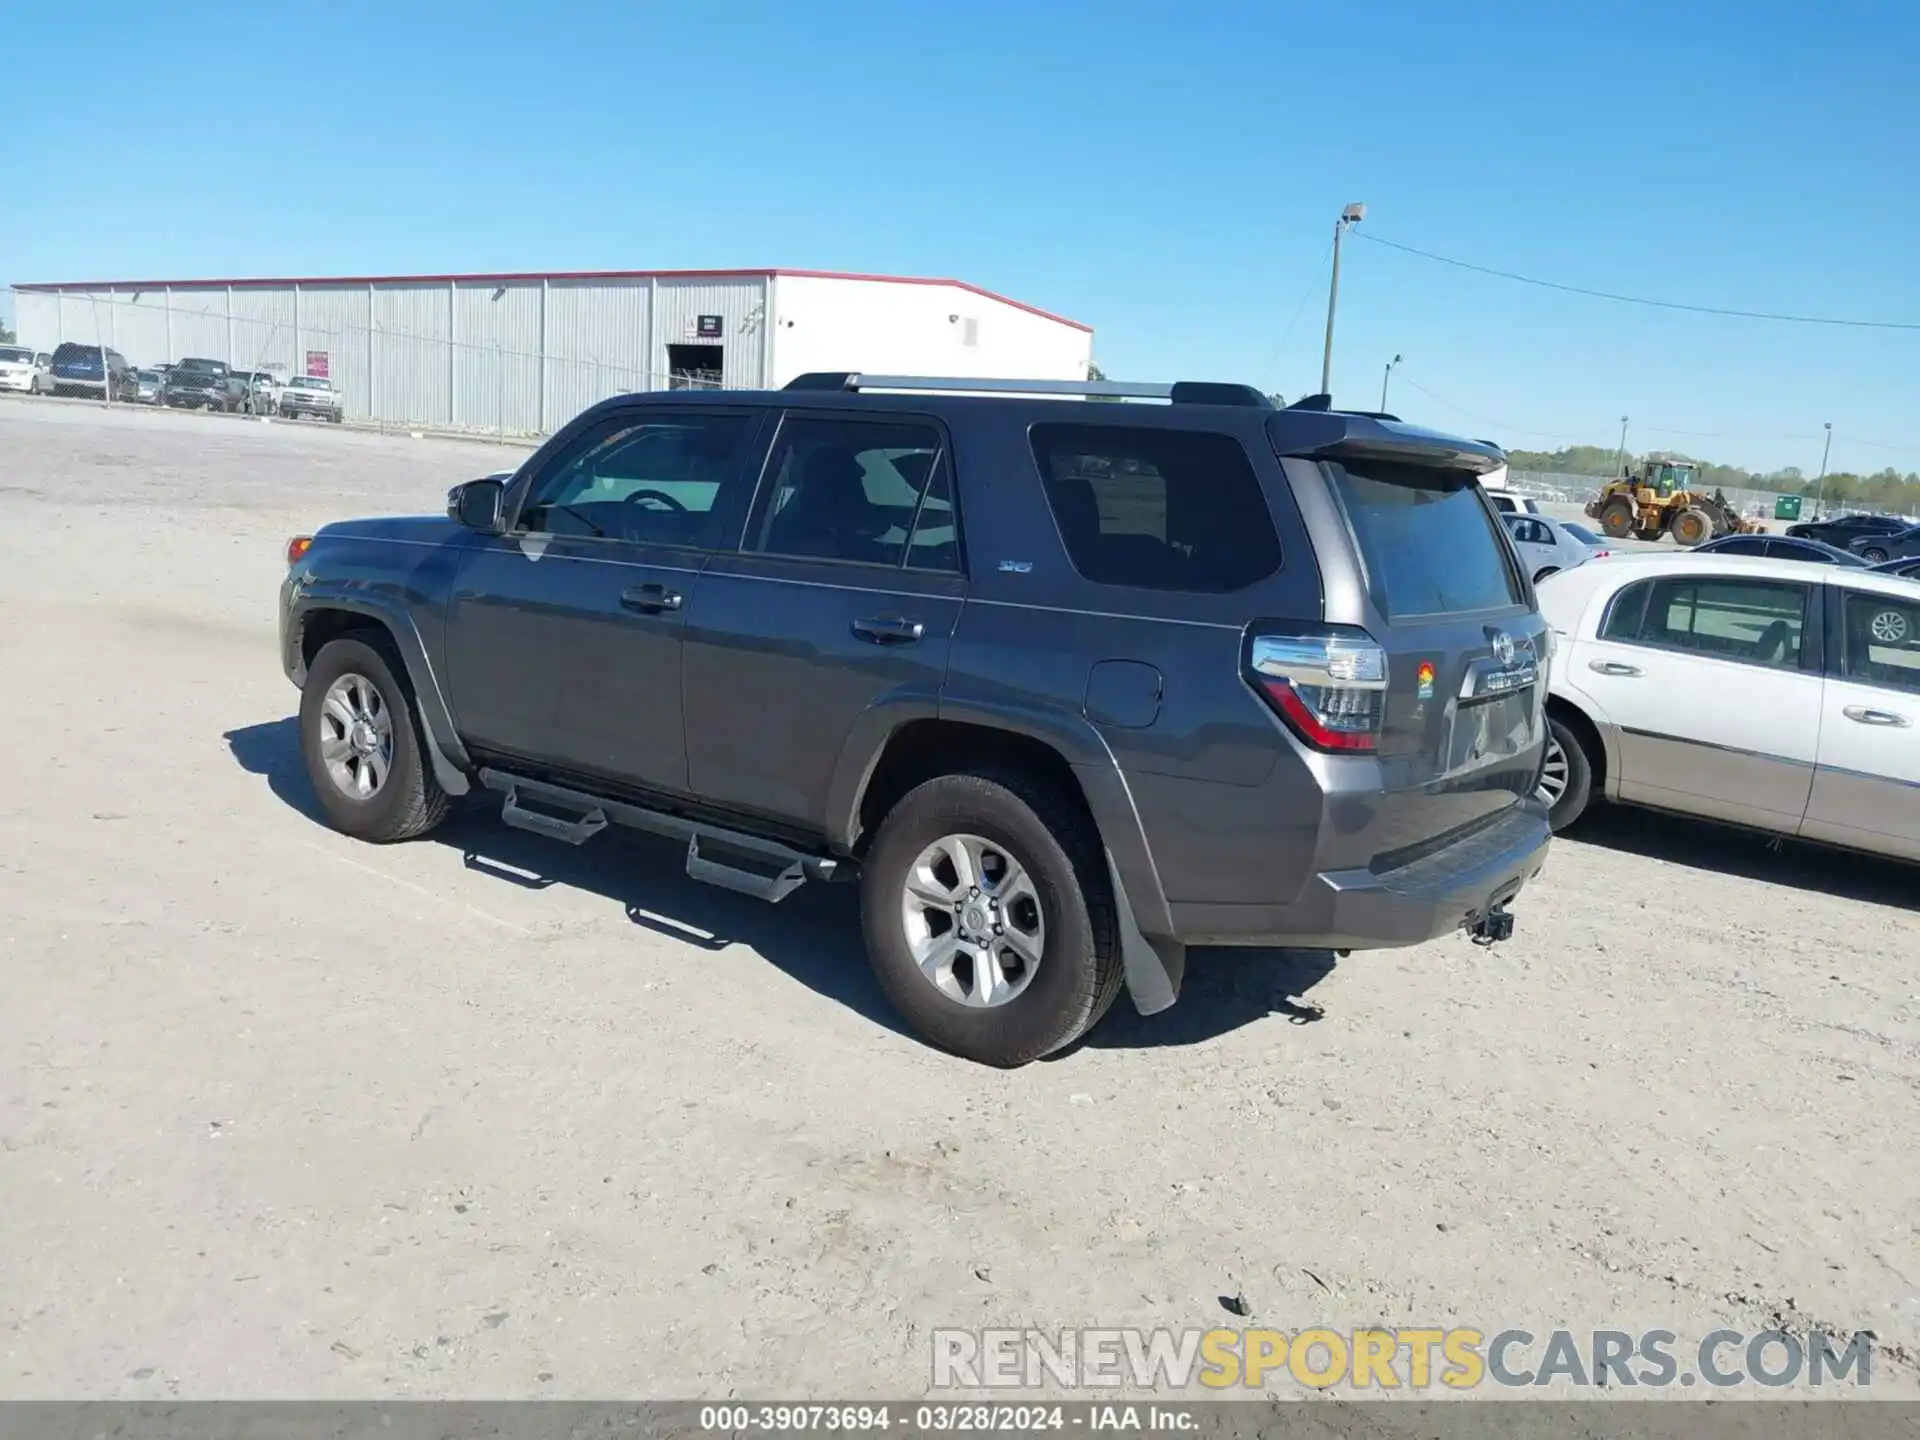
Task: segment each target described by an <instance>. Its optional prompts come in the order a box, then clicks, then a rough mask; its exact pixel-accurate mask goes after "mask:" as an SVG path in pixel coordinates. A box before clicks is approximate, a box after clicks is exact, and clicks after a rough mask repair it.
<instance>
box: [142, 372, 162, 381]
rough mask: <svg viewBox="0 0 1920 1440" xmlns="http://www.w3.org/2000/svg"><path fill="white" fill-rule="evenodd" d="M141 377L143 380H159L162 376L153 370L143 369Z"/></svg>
mask: <svg viewBox="0 0 1920 1440" xmlns="http://www.w3.org/2000/svg"><path fill="white" fill-rule="evenodd" d="M140 378H141V379H142V380H148V381H158V380H159V378H160V377H159V376H158V375H156V374H155V373H154V372H153V371H151V370H142V371H141V372H140Z"/></svg>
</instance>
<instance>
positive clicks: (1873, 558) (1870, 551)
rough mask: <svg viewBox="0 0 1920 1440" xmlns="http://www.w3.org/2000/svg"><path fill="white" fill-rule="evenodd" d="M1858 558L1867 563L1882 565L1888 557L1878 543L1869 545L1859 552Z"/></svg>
mask: <svg viewBox="0 0 1920 1440" xmlns="http://www.w3.org/2000/svg"><path fill="white" fill-rule="evenodd" d="M1860 558H1861V559H1862V560H1864V561H1866V562H1867V563H1868V564H1869V565H1884V564H1886V563H1887V561H1888V559H1889V558H1890V557H1889V556H1888V554H1887V552H1886V551H1884V550H1882V549H1881V548H1880V547H1879V546H1878V545H1869V546H1868V547H1867V548H1866V549H1864V550H1862V551H1861V552H1860Z"/></svg>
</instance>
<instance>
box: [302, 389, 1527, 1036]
mask: <svg viewBox="0 0 1920 1440" xmlns="http://www.w3.org/2000/svg"><path fill="white" fill-rule="evenodd" d="M1109 399H1110V400H1115V401H1120V402H1123V403H1096V402H1098V401H1101V400H1109ZM1142 400H1159V401H1163V402H1165V403H1159V404H1149V403H1124V402H1128V401H1133V402H1138V401H1142ZM1502 462H1503V456H1502V455H1501V453H1500V452H1499V451H1498V450H1497V449H1495V448H1494V447H1492V446H1489V445H1486V444H1484V443H1480V442H1476V441H1471V440H1460V439H1454V438H1451V437H1448V436H1444V435H1438V434H1433V433H1430V432H1428V431H1424V430H1420V429H1416V428H1414V427H1412V426H1409V425H1405V424H1402V423H1400V422H1399V421H1397V420H1395V419H1393V418H1392V417H1388V416H1378V415H1365V414H1356V413H1345V412H1341V411H1336V410H1332V409H1330V408H1329V407H1328V405H1327V402H1326V401H1325V398H1324V397H1315V399H1314V400H1311V401H1308V402H1304V403H1302V404H1299V405H1295V406H1292V407H1290V408H1287V409H1284V410H1279V409H1275V408H1274V407H1273V406H1272V405H1271V404H1270V403H1269V402H1268V401H1267V400H1266V399H1265V397H1263V396H1261V395H1260V394H1259V393H1258V392H1257V391H1255V390H1253V389H1251V388H1249V387H1243V386H1238V385H1211V384H1175V385H1171V386H1168V385H1158V386H1132V385H1122V384H1112V383H1107V382H1096V383H1092V384H1085V385H1057V384H1053V383H1050V382H1041V381H998V382H996V381H981V380H933V379H917V378H909V377H897V376H896V377H885V376H859V375H808V376H803V377H801V378H800V379H798V380H795V381H794V382H793V383H792V384H791V385H789V386H788V387H787V388H786V389H785V390H781V391H776V392H692V391H673V392H666V393H656V394H646V395H634V396H628V397H624V398H619V399H614V400H608V401H605V402H603V403H601V404H598V405H596V406H594V407H593V408H592V409H590V410H588V411H586V412H585V413H584V414H582V415H580V416H579V417H578V418H577V419H575V420H574V421H573V422H572V423H571V424H570V425H568V426H567V427H566V428H565V429H564V430H562V431H561V432H560V433H559V434H557V435H555V436H554V437H553V438H552V439H551V440H550V441H548V442H547V443H546V444H545V445H543V446H542V447H541V448H540V449H539V450H538V451H537V452H536V453H535V454H534V455H533V456H532V457H531V458H530V459H528V460H527V462H526V463H525V464H524V465H522V466H521V467H520V468H519V469H518V470H517V471H516V472H514V473H513V474H512V475H510V476H491V477H488V478H485V479H479V480H473V481H469V482H468V483H466V484H464V485H461V486H458V487H456V488H455V489H454V490H453V491H452V492H451V494H450V495H449V497H448V505H447V515H446V516H445V517H444V518H441V517H433V518H421V519H371V520H355V521H349V522H343V523H339V524H334V525H329V526H327V527H325V528H324V529H322V530H320V531H319V532H318V533H317V534H315V535H314V536H312V537H311V538H310V540H309V539H307V538H305V537H303V538H301V539H298V540H296V541H295V542H294V543H293V544H292V545H291V546H290V547H289V552H288V553H289V566H288V575H287V579H286V583H285V586H284V588H283V590H282V593H281V606H280V617H281V632H282V651H283V663H284V665H285V668H286V671H287V674H288V675H289V676H290V677H291V678H292V680H293V681H294V683H295V684H296V685H298V686H300V687H301V689H302V690H303V692H304V693H303V695H302V699H301V705H300V736H301V745H302V749H303V752H304V757H305V762H306V767H307V771H308V774H309V776H310V777H311V780H312V784H313V788H314V790H315V792H316V794H317V796H318V798H319V802H320V805H321V807H322V808H323V809H324V811H325V813H326V816H327V818H328V819H329V820H330V821H331V822H332V824H334V825H335V826H337V827H338V828H339V829H340V830H342V831H344V832H346V833H347V834H349V835H354V836H358V837H360V838H362V839H366V840H372V841H392V840H403V839H407V838H410V837H413V836H417V835H420V834H423V833H424V832H426V831H428V830H430V829H432V828H433V826H434V825H435V824H437V823H438V822H439V821H440V819H441V818H442V817H443V816H444V815H445V814H446V812H447V809H448V806H449V803H450V797H458V796H475V797H477V796H480V795H483V794H491V795H492V796H494V797H495V799H496V803H498V804H499V805H500V807H501V810H500V813H501V818H502V819H503V820H504V821H505V822H506V823H507V824H509V825H513V826H517V827H520V828H522V829H525V830H530V831H533V832H536V833H538V834H542V835H546V836H550V837H552V838H553V839H555V840H558V841H565V842H571V843H574V844H579V843H581V842H583V841H586V840H588V839H590V838H592V837H593V836H594V835H596V834H597V833H598V832H600V831H601V830H603V829H604V828H606V827H607V826H608V825H626V826H632V827H635V828H638V829H641V830H646V831H652V832H655V833H657V834H664V835H667V836H670V837H673V838H675V839H677V840H680V841H682V842H684V843H685V845H686V847H687V851H686V853H687V861H686V864H687V873H688V874H689V875H691V876H693V877H694V878H696V879H699V880H704V881H709V882H712V883H714V884H716V885H721V886H725V887H727V888H728V889H732V890H736V891H740V892H742V893H744V894H747V895H752V896H757V897H759V898H761V899H763V900H771V901H777V900H780V899H782V898H783V897H785V896H786V895H788V894H789V893H791V892H792V891H793V890H794V889H795V888H796V887H798V886H800V885H801V884H803V883H805V882H806V881H808V880H816V881H826V880H842V879H854V878H857V880H858V883H859V885H860V887H861V912H862V923H863V927H864V930H865V938H866V950H867V955H868V958H869V960H870V961H871V963H872V966H873V969H874V972H875V974H876V975H877V976H878V978H879V982H880V985H881V986H882V988H883V989H884V990H885V992H886V994H887V995H888V996H889V997H890V999H891V1000H892V1002H893V1003H894V1005H896V1006H897V1007H898V1009H899V1010H900V1012H901V1013H902V1014H903V1015H904V1016H905V1017H906V1018H907V1020H908V1021H909V1022H910V1023H911V1024H912V1025H913V1027H914V1028H915V1029H916V1030H918V1031H919V1033H920V1034H921V1035H923V1036H925V1037H926V1038H927V1039H928V1040H930V1041H931V1042H932V1043H934V1044H935V1045H938V1046H941V1047H943V1048H945V1049H947V1050H950V1051H952V1052H954V1053H956V1054H959V1055H963V1056H967V1057H970V1058H972V1059H975V1060H978V1061H983V1062H986V1063H988V1064H992V1065H1003V1066H1011V1065H1020V1064H1024V1063H1025V1062H1027V1061H1030V1060H1033V1059H1035V1058H1037V1057H1039V1056H1042V1055H1045V1054H1047V1053H1049V1052H1050V1051H1054V1050H1057V1049H1059V1048H1060V1047H1062V1046H1065V1045H1067V1044H1069V1043H1071V1042H1072V1041H1073V1040H1074V1039H1076V1038H1077V1037H1078V1036H1080V1035H1081V1034H1083V1033H1084V1032H1085V1031H1086V1030H1088V1029H1089V1028H1090V1027H1091V1026H1092V1025H1093V1024H1094V1023H1095V1022H1097V1021H1098V1020H1099V1019H1100V1017H1101V1016H1102V1015H1103V1014H1104V1013H1105V1011H1106V1009H1107V1008H1108V1006H1109V1005H1111V1004H1112V1002H1113V1000H1114V998H1115V996H1116V995H1117V994H1118V993H1119V990H1120V987H1121V986H1122V985H1123V984H1124V985H1125V986H1126V987H1127V989H1128V991H1129V992H1130V994H1131V997H1132V999H1133V1001H1134V1003H1135V1005H1136V1006H1137V1007H1138V1009H1139V1010H1141V1011H1142V1012H1143V1013H1151V1012H1153V1011H1156V1010H1159V1009H1162V1008H1164V1007H1166V1006H1168V1005H1171V1004H1172V1003H1173V1002H1174V1000H1175V998H1176V997H1177V995H1178V993H1179V990H1180V983H1181V978H1182V974H1183V971H1184V969H1185V963H1186V960H1185V957H1186V949H1187V947H1188V946H1191V945H1233V946H1250V945H1261V946H1276V945H1284V946H1313V947H1325V948H1329V949H1334V950H1339V951H1342V952H1345V951H1350V950H1360V949H1367V948H1379V947H1387V946H1400V945H1412V944H1417V943H1419V942H1421V941H1424V940H1428V939H1431V938H1433V937H1435V936H1440V935H1445V934H1448V933H1450V932H1454V931H1461V930H1465V931H1467V932H1469V933H1470V934H1471V935H1473V936H1474V937H1475V938H1478V939H1481V940H1485V941H1492V940H1499V939H1504V938H1505V937H1506V935H1507V934H1509V933H1511V930H1512V917H1511V915H1510V914H1509V913H1508V911H1507V909H1506V906H1507V904H1508V902H1509V901H1511V900H1512V899H1513V897H1514V896H1515V894H1516V893H1518V891H1519V890H1520V888H1521V886H1522V885H1524V884H1525V883H1526V882H1527V880H1528V879H1530V878H1531V877H1532V876H1533V875H1534V874H1535V873H1536V872H1537V871H1538V870H1539V869H1540V866H1541V864H1542V862H1543V860H1544V859H1545V856H1546V851H1547V845H1548V830H1547V821H1546V812H1545V810H1544V808H1543V806H1542V804H1541V803H1540V802H1539V801H1538V800H1537V799H1536V798H1535V793H1534V792H1535V788H1536V784H1537V781H1538V777H1539V772H1540V765H1541V756H1542V706H1543V698H1542V697H1543V690H1544V681H1545V669H1546V660H1547V658H1548V655H1547V649H1546V647H1547V646H1548V645H1549V644H1550V638H1549V634H1548V631H1547V630H1546V627H1545V626H1544V624H1543V623H1542V621H1541V619H1540V616H1539V614H1538V613H1537V612H1536V610H1535V607H1534V603H1533V593H1532V589H1531V587H1530V584H1529V582H1528V579H1527V577H1526V575H1525V573H1524V571H1523V570H1522V569H1521V567H1520V566H1519V564H1518V563H1517V561H1516V559H1515V556H1514V553H1513V550H1512V548H1511V546H1510V545H1509V544H1508V542H1507V539H1506V536H1505V534H1504V532H1503V528H1502V526H1501V524H1500V522H1499V520H1498V518H1497V517H1496V516H1495V514H1494V512H1493V510H1492V508H1491V506H1490V505H1489V504H1488V503H1487V500H1486V498H1485V496H1484V495H1483V494H1482V492H1481V490H1480V488H1479V486H1478V485H1477V484H1476V483H1475V477H1476V476H1477V475H1479V474H1482V473H1484V472H1486V471H1488V470H1489V469H1491V468H1493V467H1495V466H1497V465H1499V464H1501V463H1502Z"/></svg>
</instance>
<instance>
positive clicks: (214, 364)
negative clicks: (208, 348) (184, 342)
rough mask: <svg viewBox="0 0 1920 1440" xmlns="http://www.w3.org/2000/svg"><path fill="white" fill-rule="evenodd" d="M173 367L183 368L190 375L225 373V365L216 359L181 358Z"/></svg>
mask: <svg viewBox="0 0 1920 1440" xmlns="http://www.w3.org/2000/svg"><path fill="white" fill-rule="evenodd" d="M174 369H176V370H184V371H186V372H187V373H188V374H190V375H224V374H226V373H227V367H226V366H225V365H224V364H223V363H222V362H220V361H218V360H182V361H181V362H180V363H179V364H178V365H176V366H174Z"/></svg>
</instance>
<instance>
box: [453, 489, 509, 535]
mask: <svg viewBox="0 0 1920 1440" xmlns="http://www.w3.org/2000/svg"><path fill="white" fill-rule="evenodd" d="M506 508H507V487H506V486H505V485H503V484H501V483H500V482H499V481H498V480H469V481H467V482H466V483H465V484H464V485H456V486H454V487H453V489H451V490H449V491H448V492H447V518H448V519H449V520H458V521H459V522H460V523H461V524H462V525H464V526H466V527H467V528H468V529H469V530H478V531H479V532H480V533H481V534H483V535H498V534H499V533H500V530H501V526H502V525H503V524H504V523H505V520H506Z"/></svg>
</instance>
